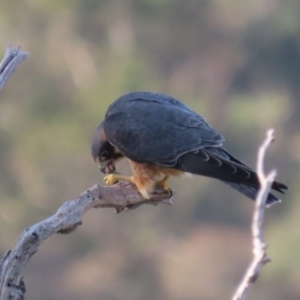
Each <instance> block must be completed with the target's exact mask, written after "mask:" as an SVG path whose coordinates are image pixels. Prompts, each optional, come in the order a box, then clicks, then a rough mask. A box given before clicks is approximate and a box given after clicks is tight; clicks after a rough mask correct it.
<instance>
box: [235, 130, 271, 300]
mask: <svg viewBox="0 0 300 300" xmlns="http://www.w3.org/2000/svg"><path fill="white" fill-rule="evenodd" d="M273 133H274V130H273V129H270V130H268V132H267V137H266V139H265V141H264V142H263V144H262V145H261V146H260V148H259V151H258V158H257V167H256V169H257V175H258V178H259V182H260V185H261V188H260V190H259V193H258V195H257V198H256V202H255V209H254V213H253V220H252V240H253V259H252V262H251V264H250V265H249V267H248V269H247V271H246V274H245V275H244V278H243V280H242V282H241V283H240V284H239V286H238V288H237V290H236V292H235V294H234V296H233V298H232V299H233V300H244V299H246V295H247V291H248V289H249V287H250V285H251V284H252V283H254V282H255V281H256V280H257V278H258V276H259V273H260V270H261V268H262V267H263V266H264V265H265V264H266V263H267V262H269V261H270V259H269V258H268V257H267V252H266V248H267V245H266V243H265V241H264V238H263V228H262V226H263V218H264V211H265V207H266V200H267V196H268V194H269V191H270V189H271V186H272V183H273V181H274V180H275V177H276V171H275V170H273V171H271V172H270V173H269V174H265V173H264V159H265V154H266V151H267V148H268V147H269V145H270V144H271V142H272V141H273V140H274V136H273Z"/></svg>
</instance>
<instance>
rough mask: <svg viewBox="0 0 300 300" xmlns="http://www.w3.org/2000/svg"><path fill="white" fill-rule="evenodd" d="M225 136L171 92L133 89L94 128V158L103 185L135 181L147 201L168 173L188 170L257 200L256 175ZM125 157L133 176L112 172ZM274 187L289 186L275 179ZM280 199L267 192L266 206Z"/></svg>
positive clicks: (165, 187) (278, 189)
mask: <svg viewBox="0 0 300 300" xmlns="http://www.w3.org/2000/svg"><path fill="white" fill-rule="evenodd" d="M223 142H224V138H223V137H222V136H221V135H220V134H219V133H218V132H217V131H216V130H215V129H214V128H212V127H211V126H210V125H209V124H207V123H206V121H205V120H204V118H203V117H201V116H200V115H199V114H197V113H196V112H194V111H193V110H191V109H190V108H188V107H187V106H186V105H184V104H183V103H182V102H180V101H178V100H176V99H174V98H173V97H171V96H168V95H164V94H160V93H152V92H132V93H129V94H125V95H123V96H121V97H120V98H118V99H117V100H116V101H115V102H114V103H112V104H111V105H110V106H109V108H108V110H107V113H106V115H105V119H104V121H103V122H102V123H101V124H100V125H99V126H98V128H97V129H96V131H95V134H94V138H93V141H92V149H91V150H92V156H93V158H94V160H95V161H96V162H97V163H98V164H99V165H100V168H101V170H102V172H104V173H109V174H110V175H108V176H106V177H105V181H106V183H107V184H114V183H116V182H117V181H118V180H129V181H131V182H133V183H134V184H135V185H136V186H137V188H138V189H139V191H140V193H141V194H142V195H143V196H144V198H146V199H149V198H151V195H153V193H156V192H157V191H158V190H161V189H165V190H167V191H169V190H170V188H169V187H168V186H167V185H166V181H167V180H168V178H169V176H179V175H181V174H184V173H192V174H197V175H202V176H207V177H211V178H215V179H219V180H221V181H223V182H224V183H226V184H228V185H230V186H231V187H232V188H234V189H236V190H238V191H239V192H240V193H242V194H244V195H246V196H247V197H249V198H250V199H252V200H255V198H256V195H257V192H258V190H259V187H260V185H259V181H258V177H257V174H256V173H255V171H253V170H252V169H251V168H250V167H248V166H246V165H245V164H244V163H242V162H241V161H239V160H238V159H236V158H235V157H234V156H232V155H231V154H229V153H228V152H227V151H226V150H224V149H223V148H222V146H223ZM123 157H126V158H127V159H128V160H129V163H130V166H131V169H132V176H131V177H125V176H122V175H119V174H116V173H115V162H116V161H117V160H119V159H121V158H123ZM272 189H273V190H275V191H277V192H280V193H284V190H285V189H287V186H286V185H284V184H282V183H280V182H277V181H274V182H273V184H272ZM278 201H280V199H279V198H277V197H276V196H275V195H273V194H271V193H269V195H268V198H267V204H272V203H275V202H278Z"/></svg>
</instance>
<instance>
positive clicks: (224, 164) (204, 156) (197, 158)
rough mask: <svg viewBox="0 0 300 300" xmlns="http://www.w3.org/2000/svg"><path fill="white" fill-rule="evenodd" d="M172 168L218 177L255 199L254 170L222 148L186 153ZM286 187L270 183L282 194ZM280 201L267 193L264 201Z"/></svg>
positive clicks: (256, 179)
mask: <svg viewBox="0 0 300 300" xmlns="http://www.w3.org/2000/svg"><path fill="white" fill-rule="evenodd" d="M173 168H175V169H177V170H181V171H185V172H188V173H192V174H197V175H202V176H207V177H212V178H216V179H219V180H221V181H223V182H224V183H226V184H227V185H229V186H231V187H232V188H234V189H235V190H237V191H239V192H240V193H242V194H244V195H245V196H247V197H249V198H250V199H252V200H255V199H256V196H257V193H258V190H259V186H260V185H259V180H258V177H257V174H256V172H255V171H254V170H252V169H251V168H250V167H248V166H246V165H245V164H244V163H242V162H241V161H239V160H238V159H236V158H235V157H234V156H232V155H231V154H229V153H228V152H226V151H225V150H224V149H223V148H218V147H206V148H203V149H199V150H197V151H194V152H189V153H186V154H184V155H182V156H181V157H180V158H179V159H178V161H177V163H176V165H174V167H173ZM287 188H288V187H287V186H286V185H284V184H282V183H280V182H277V181H274V182H273V184H272V189H273V190H275V191H277V192H279V193H282V194H284V191H283V190H286V189H287ZM280 201H281V200H280V199H279V198H277V197H276V196H274V195H273V194H271V193H269V195H268V198H267V202H266V203H267V204H268V205H271V204H273V203H276V202H280Z"/></svg>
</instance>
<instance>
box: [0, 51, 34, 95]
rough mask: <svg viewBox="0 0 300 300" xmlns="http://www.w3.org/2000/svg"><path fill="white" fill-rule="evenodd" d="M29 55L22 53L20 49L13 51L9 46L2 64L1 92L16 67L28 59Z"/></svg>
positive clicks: (0, 73) (0, 66) (0, 68)
mask: <svg viewBox="0 0 300 300" xmlns="http://www.w3.org/2000/svg"><path fill="white" fill-rule="evenodd" d="M28 55H29V53H28V52H23V51H21V49H20V47H19V48H17V49H12V48H11V47H10V45H8V46H7V48H6V51H5V55H4V57H3V59H2V61H1V62H0V92H1V90H2V89H3V87H4V85H5V83H6V81H7V80H8V78H9V77H10V75H11V74H12V73H13V71H14V70H15V69H16V67H17V66H18V65H19V64H20V63H21V62H22V61H23V60H24V59H26V58H27V56H28Z"/></svg>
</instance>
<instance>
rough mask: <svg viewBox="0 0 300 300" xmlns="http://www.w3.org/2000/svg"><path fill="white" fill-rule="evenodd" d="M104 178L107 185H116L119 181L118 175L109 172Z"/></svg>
mask: <svg viewBox="0 0 300 300" xmlns="http://www.w3.org/2000/svg"><path fill="white" fill-rule="evenodd" d="M103 180H104V182H105V183H106V184H107V185H114V184H116V183H117V182H118V181H119V180H118V177H117V176H116V175H115V174H109V175H107V176H105V177H104V178H103Z"/></svg>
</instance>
